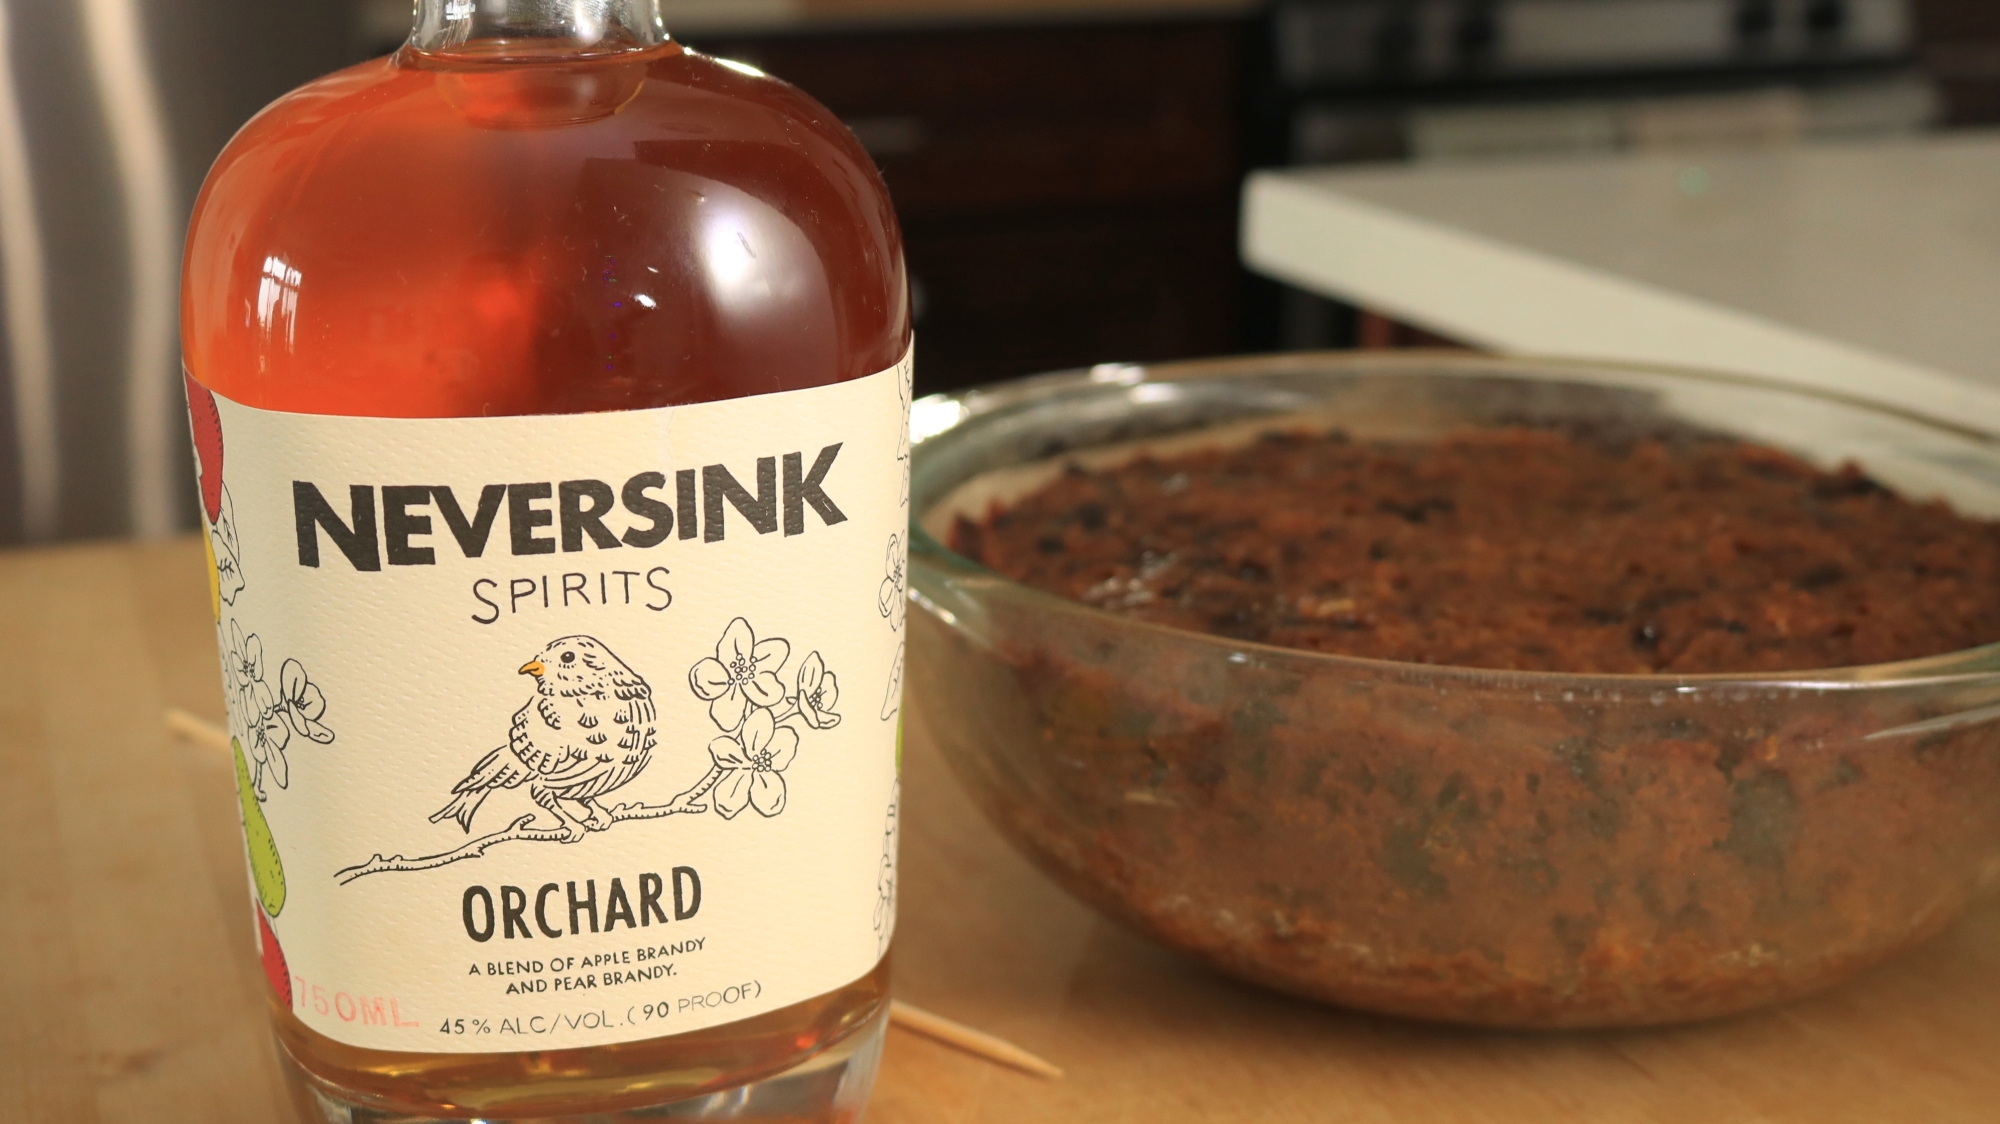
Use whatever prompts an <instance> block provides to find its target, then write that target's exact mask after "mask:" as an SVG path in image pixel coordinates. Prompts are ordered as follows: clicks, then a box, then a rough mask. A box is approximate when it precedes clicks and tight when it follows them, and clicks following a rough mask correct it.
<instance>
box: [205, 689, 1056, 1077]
mask: <svg viewBox="0 0 2000 1124" xmlns="http://www.w3.org/2000/svg"><path fill="white" fill-rule="evenodd" d="M166 717H167V729H169V730H172V731H173V732H174V733H176V734H179V735H180V736H181V737H183V738H186V739H187V740H189V741H191V742H194V743H195V744H197V745H200V746H204V747H207V748H209V749H218V750H221V751H223V752H225V753H227V752H229V731H227V730H225V729H223V728H222V727H220V726H217V725H216V724H215V723H213V722H210V721H209V720H208V719H206V718H202V717H200V716H199V715H195V714H190V713H188V712H187V711H185V710H181V709H180V708H178V707H175V708H173V709H170V710H168V711H167V716H166ZM889 1021H890V1022H891V1023H894V1024H895V1025H897V1026H900V1027H902V1028H903V1029H904V1030H907V1031H911V1032H913V1033H916V1034H921V1035H923V1036H924V1037H926V1038H930V1039H934V1040H936V1041H938V1042H942V1043H944V1044H945V1045H947V1046H953V1047H956V1048H958V1049H960V1050H963V1051H965V1052H966V1053H968V1054H972V1055H975V1056H977V1057H981V1058H985V1059H986V1060H987V1061H990V1062H996V1063H998V1064H1000V1065H1004V1066H1008V1067H1010V1068H1013V1069H1018V1070H1021V1071H1022V1072H1024V1073H1032V1074H1034V1075H1035V1076H1037V1077H1046V1078H1049V1079H1050V1080H1056V1079H1059V1078H1061V1077H1062V1075H1063V1071H1062V1070H1061V1069H1060V1068H1059V1067H1057V1066H1055V1065H1052V1064H1050V1063H1049V1062H1046V1061H1044V1060H1042V1059H1041V1058H1038V1057H1036V1056H1035V1055H1033V1054H1031V1053H1029V1052H1028V1051H1026V1050H1023V1049H1021V1048H1020V1047H1019V1046H1016V1045H1014V1044H1013V1043H1012V1042H1008V1041H1007V1040H1005V1039H1002V1038H996V1037H994V1036H993V1035H991V1034H987V1033H985V1032H984V1031H978V1030H974V1029H972V1028H971V1027H969V1026H966V1025H964V1024H963V1023H956V1022H953V1021H952V1020H950V1019H947V1018H945V1017H944V1016H942V1015H934V1014H932V1013H930V1012H929V1011H926V1010H924V1009H923V1008H921V1007H913V1006H911V1005H910V1004H908V1003H905V1002H903V1001H902V1000H900V999H898V1000H894V1001H892V1002H891V1003H890V1004H889Z"/></svg>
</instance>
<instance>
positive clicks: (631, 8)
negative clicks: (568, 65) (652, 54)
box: [410, 0, 667, 56]
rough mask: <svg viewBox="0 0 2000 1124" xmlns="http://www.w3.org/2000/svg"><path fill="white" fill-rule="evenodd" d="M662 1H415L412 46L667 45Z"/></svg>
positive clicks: (526, 50)
mask: <svg viewBox="0 0 2000 1124" xmlns="http://www.w3.org/2000/svg"><path fill="white" fill-rule="evenodd" d="M660 2H661V0H417V13H416V14H417V25H416V30H415V31H414V32H412V33H411V35H410V45H411V46H413V47H415V48H416V49H417V50H419V51H424V52H426V53H431V54H455V53H458V52H461V51H471V52H478V53H481V54H489V55H490V54H506V55H510V56H511V55H536V54H544V53H549V54H554V53H560V54H566V55H575V54H577V53H590V54H595V53H599V52H607V53H608V52H615V51H625V50H637V49H644V48H647V47H656V46H659V45H660V44H661V43H664V42H666V41H667V31H666V24H665V21H664V20H662V19H661V17H660Z"/></svg>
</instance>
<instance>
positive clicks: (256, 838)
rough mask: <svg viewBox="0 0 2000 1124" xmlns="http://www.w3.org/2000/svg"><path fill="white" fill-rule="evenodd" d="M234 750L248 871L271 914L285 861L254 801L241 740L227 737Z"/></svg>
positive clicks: (279, 903)
mask: <svg viewBox="0 0 2000 1124" xmlns="http://www.w3.org/2000/svg"><path fill="white" fill-rule="evenodd" d="M229 747H230V748H231V749H233V750H235V751H236V800H237V802H238V803H239V804H241V805H242V807H243V842H244V844H245V845H247V846H248V847H249V849H250V873H251V875H252V876H254V877H255V878H256V880H257V900H258V901H259V902H261V903H263V906H264V912H265V913H268V914H270V915H271V916H272V917H276V916H277V915H278V911H279V910H282V909H284V908H285V864H284V862H282V861H281V860H280V859H279V858H278V842H277V840H275V839H272V838H271V825H270V824H269V823H267V822H266V821H265V819H264V807H263V805H261V804H259V803H257V790H256V789H255V788H254V787H252V786H251V783H250V765H249V763H248V762H246V761H244V760H243V743H242V742H240V741H238V740H237V739H235V738H230V739H229Z"/></svg>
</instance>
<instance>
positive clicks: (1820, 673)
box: [909, 348, 2000, 738]
mask: <svg viewBox="0 0 2000 1124" xmlns="http://www.w3.org/2000/svg"><path fill="white" fill-rule="evenodd" d="M1329 368H1335V369H1338V368H1352V369H1363V368H1365V369H1367V370H1368V371H1369V372H1370V373H1376V374H1414V373H1438V372H1439V370H1440V368H1450V369H1453V370H1451V371H1450V373H1453V374H1466V375H1470V374H1491V375H1500V376H1508V375H1512V376H1516V377H1522V376H1528V377H1545V376H1548V375H1550V374H1561V373H1563V372H1573V373H1577V374H1583V373H1586V372H1598V373H1621V374H1637V375H1643V376H1651V377H1656V378H1662V377H1663V378H1668V379H1677V380H1688V381H1693V382H1699V383H1707V384H1711V385H1733V386H1740V387H1747V388H1754V389H1759V390H1766V391H1776V392H1780V393H1785V394H1793V395H1797V396H1799V397H1802V398H1809V399H1816V400H1819V401H1822V402H1831V403H1836V404H1839V405H1842V406H1846V407H1849V408H1853V409H1859V410H1863V411H1866V412H1870V413H1874V414H1878V415H1882V416H1885V417H1892V418H1897V419H1900V420H1903V421H1906V422H1910V423H1913V424H1916V425H1919V426H1923V427H1925V428H1929V429H1933V430H1939V431H1943V432H1945V433H1949V434H1952V435H1954V436H1957V437H1959V438H1961V439H1966V440H1972V441H1977V442H1980V443H1983V444H1988V445H1994V446H1996V448H2000V437H1996V435H1994V434H1992V433H1989V432H1987V431H1985V430H1982V429H1979V428H1976V427H1972V426H1967V425H1963V424H1960V423H1957V422H1954V421H1952V420H1949V419H1945V418H1941V417H1938V416H1936V415H1932V414H1928V413H1925V412H1923V411H1920V410H1915V409H1910V408H1906V407H1899V406H1896V405H1893V404H1889V403H1885V402H1881V401H1876V400H1874V399H1870V398H1866V397H1862V396H1858V395H1852V394H1845V393H1841V392H1838V391H1828V390H1823V389H1819V388H1816V387H1812V386H1809V385H1806V384H1803V383H1800V382H1794V381H1790V380H1786V379H1781V378H1775V377H1771V376H1764V375H1753V374H1743V373H1738V372H1722V371H1711V370H1703V369H1699V368H1690V367H1675V366H1670V365H1664V364H1652V363H1638V362H1628V361H1624V360H1595V359H1588V358H1576V357H1544V356H1536V355H1506V356H1500V355H1486V354H1480V353H1475V352H1464V351H1455V350H1445V349H1414V348H1413V349H1398V350H1396V351H1380V352H1376V351H1296V352H1277V353H1271V354H1257V355H1232V356H1225V357H1220V358H1210V359H1187V360H1174V361H1169V362H1160V363H1100V364H1097V365H1095V366H1092V367H1083V368H1076V369H1072V370H1066V371H1053V372H1048V373H1045V374H1037V375H1030V376H1026V377H1023V378H1017V379H1010V380H1005V381H1001V382H995V383H986V384H982V385H979V386H974V387H968V388H965V389H961V390H956V391H948V392H944V393H940V394H931V395H926V396H924V397H923V398H920V399H917V400H916V401H915V402H914V403H913V405H912V414H911V421H912V427H911V433H910V448H911V471H912V474H913V476H914V475H916V474H917V473H918V471H919V469H918V465H919V464H920V463H921V461H922V459H923V452H922V450H923V448H924V446H925V445H926V444H929V443H932V442H935V441H938V440H940V439H943V438H946V437H947V435H950V434H954V433H962V432H964V431H965V430H966V429H967V428H968V427H970V426H972V425H975V424H976V423H978V422H980V421H981V420H982V419H985V418H990V417H992V416H993V415H996V414H1000V413H1003V412H1005V411H1008V410H1011V409H1013V408H1017V407H1022V406H1026V405H1031V404H1034V403H1037V402H1041V401H1045V400H1048V399H1051V398H1057V397H1061V396H1063V395H1065V394H1069V393H1074V392H1078V391H1081V390H1087V389H1088V388H1090V387H1095V386H1105V385H1112V386H1119V387H1130V386H1137V385H1141V384H1147V383H1182V382H1193V381H1206V380H1222V379H1229V378H1240V377H1249V376H1255V375H1270V374H1285V373H1301V374H1303V373H1308V372H1322V371H1327V370H1328V369H1329ZM1399 368H1401V370H1399ZM947 415H948V416H949V420H948V421H942V420H940V419H944V418H945V417H947ZM919 423H921V424H919ZM915 500H916V496H915V494H914V491H913V492H912V495H911V502H912V508H911V512H910V530H909V536H910V597H911V600H912V601H914V602H916V603H917V604H918V605H919V606H921V607H922V608H923V609H924V610H926V611H927V612H929V613H930V614H931V615H933V616H942V617H944V618H946V619H947V620H949V619H950V618H951V616H952V614H950V613H949V612H948V611H946V610H944V608H943V607H942V606H941V605H938V604H937V603H936V602H935V601H934V600H933V599H932V598H931V597H930V596H929V595H927V594H926V593H925V592H924V591H922V590H920V589H919V588H918V582H917V575H918V571H919V570H920V569H923V568H925V567H935V568H936V570H937V576H938V577H939V578H940V579H942V580H947V581H948V580H952V579H954V578H955V579H967V578H970V579H975V580H977V581H978V582H979V583H980V584H981V585H983V586H989V587H994V588H997V589H999V590H1001V591H1002V592H1003V593H1004V594H1005V595H1006V596H1008V597H1009V598H1011V599H1015V600H1018V601H1021V602H1023V603H1025V604H1027V605H1029V606H1031V607H1034V608H1037V609H1040V610H1043V611H1046V612H1052V613H1056V614H1059V615H1062V616H1067V617H1077V618H1082V619H1084V620H1087V621H1092V622H1094V623H1097V624H1099V625H1102V626H1115V627H1118V628H1122V629H1128V630H1135V631H1139V632H1144V633H1154V634H1158V635H1160V636H1162V637H1163V638H1170V639H1172V640H1174V641H1176V642H1179V643H1181V644H1194V645H1197V646H1199V647H1205V648H1213V649H1216V650H1217V654H1218V655H1219V656H1220V657H1222V658H1224V659H1228V660H1230V661H1232V662H1235V663H1250V662H1256V663H1259V664H1285V663H1292V664H1301V665H1304V666H1316V667H1323V668H1327V669H1337V668H1347V669H1352V670H1353V671H1356V672H1368V673H1372V674H1375V675H1378V676H1379V675H1385V674H1386V675H1390V676H1396V677H1404V678H1423V679H1445V680H1453V681H1457V682H1460V683H1464V684H1468V685H1470V684H1474V683H1476V684H1479V685H1484V686H1489V687H1501V686H1516V687H1523V688H1529V689H1548V688H1558V689H1566V690H1571V691H1576V690H1582V691H1590V692H1593V693H1596V692H1610V693H1618V692H1624V691H1640V692H1649V691H1650V692H1657V691H1660V690H1676V691H1677V692H1678V693H1683V694H1692V693H1695V692H1704V693H1705V692H1708V691H1713V690H1716V689H1736V690H1760V691H1761V690H1810V691H1822V692H1825V691H1838V692H1857V691H1883V690H1889V689H1895V690H1908V689H1912V688H1939V687H1963V686H1978V685H1988V684H1995V683H2000V641H1996V642H1994V643H1992V644H1985V645H1981V646H1979V647H1975V648H1964V649H1959V650H1957V651H1953V652H1944V653H1940V654H1937V655H1931V656H1921V657H1917V658H1915V659H1909V660H1899V661H1895V662H1892V663H1877V664H1856V665H1850V666H1846V667H1834V668H1806V669H1797V670H1788V671H1767V672H1754V673H1744V672H1735V673H1732V672H1713V673H1703V674H1680V675H1675V674H1641V673H1613V672H1567V671H1531V670H1515V669H1506V668H1481V667H1472V666H1468V665H1463V664H1429V663H1416V662H1412V661H1407V660H1387V659H1378V658H1373V657H1367V656H1349V655H1340V654H1338V653H1332V652H1316V651H1309V650H1306V649H1303V648H1288V647H1284V646H1282V645H1276V644H1268V643H1264V642H1262V641H1252V640H1236V639H1232V638H1230V637H1226V636H1218V635H1216V634H1214V633H1208V632H1198V631H1195V630H1193V629H1186V628H1180V627H1177V626H1174V625H1167V624H1160V623H1158V622H1155V621H1148V620H1142V619H1139V618H1136V617H1127V616H1121V615H1119V614H1117V613H1112V612H1109V611H1106V610H1103V609H1099V608H1096V607H1094V606H1091V605H1087V604H1085V603H1083V602H1080V601H1073V600H1071V599H1069V598H1067V597H1062V596H1060V595H1058V594H1054V593H1049V592H1047V591H1045V590H1041V589H1037V588H1035V587H1034V586H1030V585H1027V584H1025V583H1022V582H1017V581H1015V580H1013V579H1012V578H1009V577H1006V576H1005V575H1003V574H1001V573H999V572H998V571H995V570H992V569H989V568H988V567H986V566H984V565H981V564H980V563H978V562H975V561H973V560H972V559H970V558H967V557H965V556H964V555H962V554H959V553H958V552H956V551H954V550H952V549H951V548H950V547H948V546H946V545H945V544H944V543H943V542H940V541H939V540H938V539H937V538H936V537H935V536H933V535H932V534H931V533H930V532H929V531H927V530H925V529H924V526H923V521H922V515H921V513H919V512H918V511H917V510H916V508H915V506H914V505H915ZM1988 711H1991V713H1990V714H1989V713H1988ZM1991 718H2000V706H1994V707H1980V708H1979V709H1978V710H1977V711H1974V712H1965V713H1962V714H1959V715H1947V716H1944V717H1941V718H1939V719H1935V720H1932V721H1927V722H1920V723H1917V724H1915V725H1913V726H1909V727H1901V728H1898V729H1896V730H1886V731H1882V732H1879V733H1877V734H1875V735H1872V736H1873V737H1877V738H1880V737H1887V736H1891V735H1899V734H1914V733H1920V732H1929V731H1930V730H1932V729H1937V728H1942V727H1945V726H1957V725H1962V724H1965V722H1967V721H1973V720H1981V721H1983V720H1988V719H1991Z"/></svg>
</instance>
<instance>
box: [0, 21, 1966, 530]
mask: <svg viewBox="0 0 2000 1124" xmlns="http://www.w3.org/2000/svg"><path fill="white" fill-rule="evenodd" d="M665 7H666V8H667V10H668V11H669V13H670V17H669V18H670V26H671V27H672V28H673V29H674V31H675V33H676V35H677V36H678V37H679V38H681V39H683V40H684V41H687V42H689V43H691V44H693V45H694V46H695V47H697V48H699V49H701V50H704V51H707V52H710V53H713V54H718V55H722V56H725V57H729V58H733V59H739V60H742V61H744V62H748V63H751V64H753V65H755V66H758V67H761V68H763V69H765V70H767V71H770V72H771V73H774V74H776V75H778V76H780V77H782V78H785V79H787V80H789V81H792V82H794V83H796V84H798V85H800V86H802V87H804V88H805V89H806V90H807V91H809V92H811V93H812V94H813V95H814V96H816V97H818V98H819V99H820V100H821V101H823V102H825V103H826V104H827V105H828V106H829V107H830V108H832V109H833V110H834V111H835V112H837V113H839V114H840V115H841V117H842V118H843V119H845V120H846V121H847V122H848V124H849V125H850V126H852V127H853V129H854V130H855V132H856V133H857V134H858V135H859V136H860V137H861V139H862V141H863V143H864V144H866V145H867V147H868V148H869V150H870V151H871V152H872V153H873V154H874V155H875V157H876V159H877V160H878V161H879V162H880V164H881V167H882V169H883V172H884V174H885V176H886V178H887V180H888V183H889V186H890V188H891V190H892V192H893V193H894V195H895V197H896V200H897V203H898V206H899V208H900V210H901V213H902V218H903V223H904V229H905V232H906V234H907V238H908V256H909V263H910V269H911V273H912V276H913V278H914V280H915V283H916V284H915V286H914V289H913V292H914V297H915V300H916V303H917V315H918V332H919V338H920V341H921V343H920V350H919V375H918V378H919V384H920V389H921V390H924V391H933V390H941V389H946V388H950V387H956V386H962V385H966V384H970V383H976V382H981V381H986V380H991V379H998V378H1006V377H1011V376H1014V375H1021V374H1028V373H1032V372H1036V371H1045V370H1055V369H1062V368H1070V367H1078V366H1086V365H1090V364H1095V363H1103V362H1117V361H1145V360H1161V359H1172V358H1180V357H1187V356H1198V355H1210V354H1216V353H1222V352H1232V351H1265V350H1277V349H1296V348H1316V347H1346V346H1397V345H1403V344H1413V343H1426V342H1437V341H1430V340H1426V339H1425V338H1423V337H1422V336H1421V334H1420V333H1416V332H1413V331H1411V330H1409V329H1406V328H1403V327H1401V326H1399V325H1396V324H1394V323H1392V322H1389V321H1387V320H1384V319H1382V318H1380V317H1377V316H1373V315H1371V314H1369V313H1367V312H1365V311H1362V310H1356V309H1352V308H1347V307H1343V306H1340V305H1337V304H1334V303H1332V302H1328V301H1325V300H1322V299H1319V298H1316V297H1312V296H1309V295H1307V294H1304V293H1301V292H1297V291H1292V290H1287V289H1285V288H1283V287H1281V286H1279V285H1276V284H1274V283H1270V282H1265V281H1260V280H1257V279H1254V278H1252V277H1251V276H1249V275H1248V274H1247V273H1245V272H1244V271H1243V270H1242V268H1241V267H1240V266H1239V264H1238V261H1237V254H1236V222H1237V195H1238V191H1239V188H1240V185H1241V183H1242V181H1243V177H1244V174H1245V173H1246V172H1247V171H1248V170H1249V169H1251V168H1255V167H1266V166H1275V165H1294V164H1320V163H1339V162H1352V161H1364V160H1399V161H1465V160H1483V159H1496V158H1505V157H1509V156H1518V155H1527V154H1553V153H1564V152H1573V153H1588V152H1603V151H1617V150H1639V151H1644V150H1671V149H1695V148H1715V147H1718V146H1723V147H1741V146H1755V145H1782V144H1791V143H1797V142H1801V141H1809V140H1816V139H1830V138H1840V137H1861V136H1870V135H1877V136H1879V135H1883V134H1890V133H1897V132H1914V131H1918V130H1925V129H1932V128H1939V127H1955V126H1976V125H1981V124H2000V2H1995V0H1276V2H1271V3H1254V2H1249V0H1151V2H1149V0H1073V2H1070V3H1064V2H1063V0H1016V2H1009V0H932V2H931V3H927V4H914V3H912V2H910V0H882V2H881V3H871V2H870V0H665ZM120 13H123V15H122V16H121V15H120ZM409 13H410V5H409V3H408V0H380V2H377V0H287V2H286V3H282V4H276V3H271V2H270V0H144V2H143V3H141V2H140V0H0V59H4V61H5V63H6V70H5V72H4V78H5V79H6V81H0V264H4V269H0V297H4V301H0V304H4V309H0V311H4V316H0V381H4V387H5V391H6V393H5V394H4V395H0V542H7V541H22V540H39V539H53V538H65V537H82V536H93V535H107V534H124V533H140V534H161V533H167V532H170V531H172V530H174V529H177V528H178V527H180V526H181V525H182V524H183V521H184V518H185V516H184V513H185V512H189V511H192V506H191V497H190V494H189V487H190V485H189V484H188V483H187V481H190V480H191V479H192V474H191V473H189V472H188V471H187V459H186V458H187V454H186V452H185V440H186V438H185V430H184V423H183V422H182V420H181V416H180V409H181V407H180V400H179V394H180V392H179V388H178V379H177V378H176V375H177V372H178V360H177V353H178V344H177V341H175V340H174V339H173V317H174V307H175V306H174V293H173V283H174V277H175V275H176V271H177V264H178V252H179V238H180V232H181V230H182V227H183V225H184V223H185V218H186V214H187V211H188V208H189V207H190V206H191V204H192V201H193V195H194V191H195V188H196V187H197V186H198V184H199V183H200V178H201V175H202V173H203V171H204V170H205V169H206V167H207V164H208V162H209V160H210V159H211V158H212V157H213V156H214V154H215V152H216V151H217V150H219V149H220V147H221V146H222V144H223V143H224V142H225V141H226V140H227V138H228V136H229V135H230V133H231V132H232V131H233V130H234V129H235V128H236V126H237V125H239V124H240V123H241V122H242V121H243V120H245V119H246V118H248V117H249V116H250V115H251V114H252V113H254V112H255V111H256V109H257V108H258V107H260V106H261V105H262V104H264V103H265V102H266V101H268V100H270V99H271V98H273V97H276V96H277V95H278V94H281V93H283V92H284V91H285V90H286V89H289V88H290V87H292V86H294V85H297V84H298V83H300V82H303V81H305V80H306V79H308V78H311V77H313V76H315V75H318V74H321V73H324V72H326V71H328V70H332V69H335V68H337V67H338V66H340V65H343V64H345V63H348V62H353V61H359V60H361V59H363V58H366V57H368V56H370V55H373V54H379V53H382V52H385V51H388V50H391V49H393V48H394V47H395V46H396V45H397V43H399V42H400V41H401V39H402V37H403V36H404V35H405V34H406V33H407V31H408V27H409V22H410V19H409Z"/></svg>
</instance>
